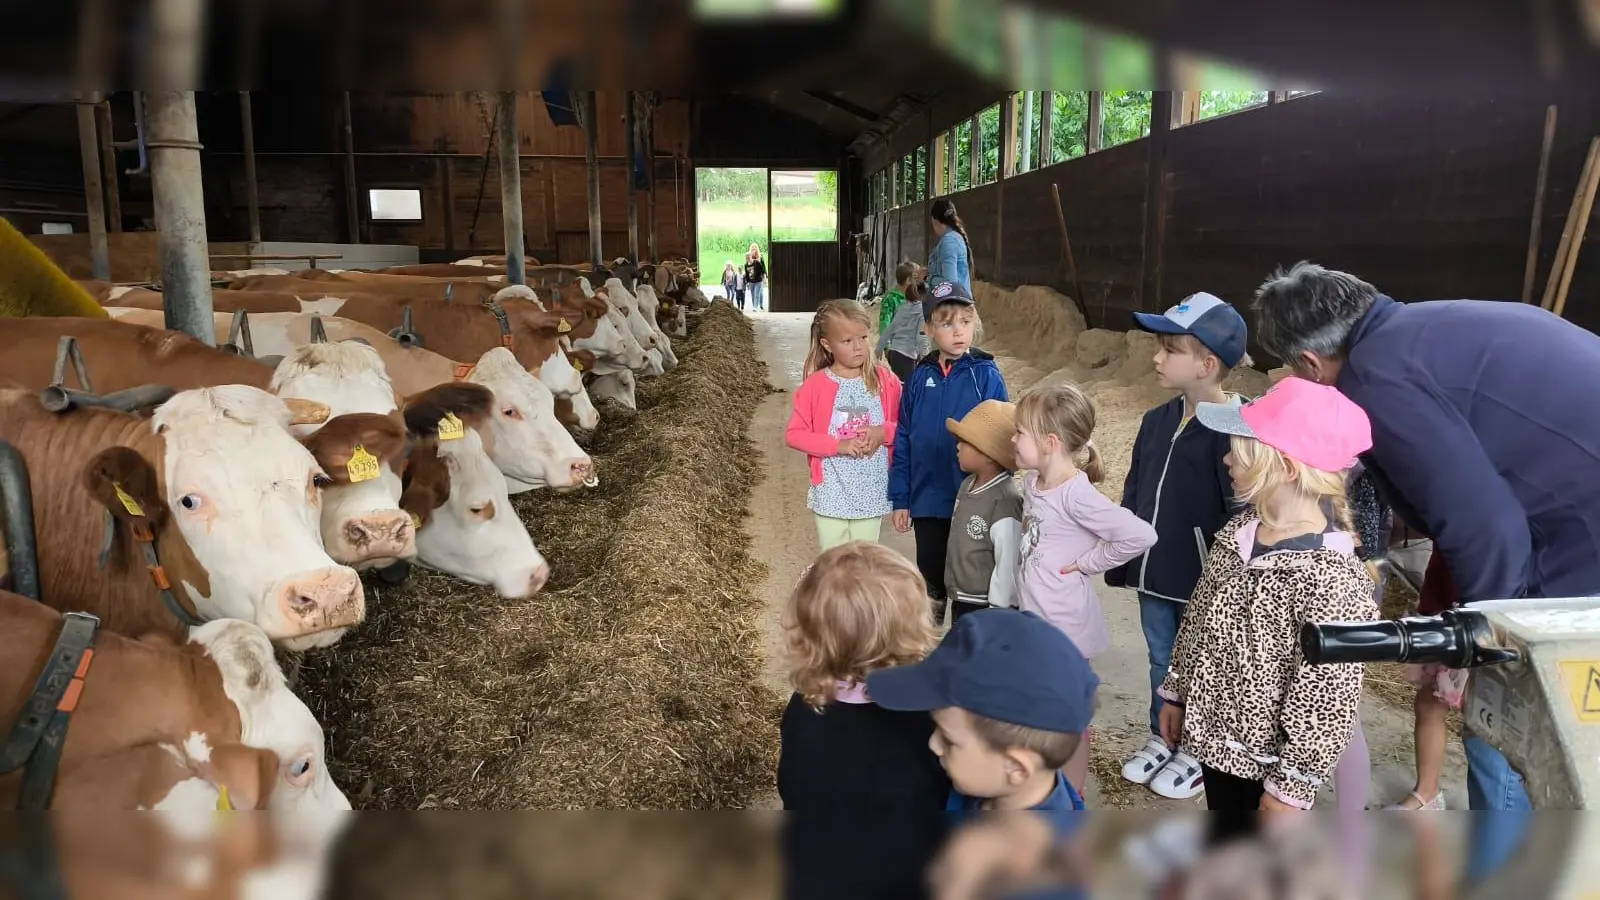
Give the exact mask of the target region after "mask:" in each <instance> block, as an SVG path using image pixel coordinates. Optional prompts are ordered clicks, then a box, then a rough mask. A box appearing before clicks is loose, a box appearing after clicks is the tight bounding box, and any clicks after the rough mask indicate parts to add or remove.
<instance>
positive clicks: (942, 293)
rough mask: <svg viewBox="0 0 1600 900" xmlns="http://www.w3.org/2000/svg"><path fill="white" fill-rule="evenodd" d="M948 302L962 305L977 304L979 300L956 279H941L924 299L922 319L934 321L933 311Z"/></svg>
mask: <svg viewBox="0 0 1600 900" xmlns="http://www.w3.org/2000/svg"><path fill="white" fill-rule="evenodd" d="M946 303H959V304H961V305H962V306H977V305H978V301H976V300H974V299H972V294H970V293H968V292H967V289H966V288H964V287H962V286H961V285H959V284H956V283H955V282H954V281H941V282H939V283H938V284H936V285H934V286H933V289H932V290H930V291H928V296H926V297H924V298H923V300H922V321H924V322H932V321H933V311H934V310H935V309H937V308H939V307H940V306H943V305H944V304H946Z"/></svg>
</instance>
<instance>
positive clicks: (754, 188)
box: [694, 169, 767, 203]
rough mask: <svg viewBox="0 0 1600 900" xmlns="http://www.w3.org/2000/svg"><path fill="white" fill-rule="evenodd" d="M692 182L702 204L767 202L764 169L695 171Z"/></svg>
mask: <svg viewBox="0 0 1600 900" xmlns="http://www.w3.org/2000/svg"><path fill="white" fill-rule="evenodd" d="M694 181H695V198H696V199H698V200H700V201H702V202H713V203H715V202H736V203H766V202H767V170H766V169H696V170H695V171H694Z"/></svg>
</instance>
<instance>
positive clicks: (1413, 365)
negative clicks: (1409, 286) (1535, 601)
mask: <svg viewBox="0 0 1600 900" xmlns="http://www.w3.org/2000/svg"><path fill="white" fill-rule="evenodd" d="M1348 347H1349V352H1348V354H1347V357H1348V358H1347V360H1346V361H1345V364H1344V365H1343V367H1342V368H1341V369H1340V372H1339V377H1338V382H1337V385H1338V388H1339V390H1340V391H1341V392H1343V393H1344V395H1345V396H1347V397H1349V398H1350V399H1351V400H1354V401H1355V402H1356V403H1357V404H1358V405H1360V406H1361V408H1362V409H1364V410H1366V412H1367V416H1368V417H1369V418H1370V419H1371V420H1372V439H1373V447H1372V451H1371V452H1370V453H1369V454H1367V455H1366V456H1365V457H1363V461H1364V462H1365V463H1366V465H1367V471H1368V472H1371V473H1372V474H1373V475H1374V476H1375V478H1376V480H1377V482H1378V484H1379V487H1380V490H1382V492H1383V493H1384V499H1386V500H1387V501H1388V502H1389V505H1390V506H1392V507H1393V508H1394V510H1395V512H1396V513H1397V514H1399V515H1400V516H1401V518H1402V519H1403V520H1405V521H1406V522H1407V524H1409V525H1411V526H1412V527H1414V528H1417V529H1419V530H1421V531H1423V532H1425V533H1427V534H1428V535H1429V536H1431V537H1432V538H1433V540H1434V546H1435V547H1436V548H1437V549H1438V550H1440V551H1442V552H1443V553H1444V555H1445V558H1446V560H1448V561H1449V564H1450V574H1451V575H1453V576H1454V577H1455V582H1456V584H1457V586H1458V587H1459V588H1460V590H1461V599H1462V600H1463V601H1465V602H1472V601H1476V600H1494V599H1500V598H1512V597H1524V596H1526V597H1572V596H1581V595H1585V594H1594V593H1597V592H1600V553H1597V552H1596V548H1597V547H1600V414H1597V413H1600V336H1596V335H1594V334H1591V333H1590V332H1588V331H1585V330H1583V329H1582V328H1579V327H1578V326H1576V325H1573V324H1572V323H1570V322H1567V321H1565V320H1563V319H1561V318H1559V317H1558V316H1555V315H1553V314H1551V313H1549V312H1546V311H1544V310H1542V309H1540V308H1539V307H1537V306H1529V305H1527V304H1523V303H1513V302H1506V303H1500V302H1486V301H1479V300H1444V301H1432V302H1427V303H1409V304H1400V303H1397V302H1395V301H1394V300H1392V299H1390V298H1388V297H1384V296H1380V297H1378V299H1377V301H1376V302H1375V303H1374V304H1373V306H1372V309H1371V310H1369V311H1368V312H1367V315H1366V316H1365V317H1364V318H1363V319H1362V320H1361V321H1360V322H1358V323H1357V324H1356V327H1355V328H1354V329H1353V330H1352V331H1351V332H1350V338H1349V343H1348Z"/></svg>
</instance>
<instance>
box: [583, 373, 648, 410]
mask: <svg viewBox="0 0 1600 900" xmlns="http://www.w3.org/2000/svg"><path fill="white" fill-rule="evenodd" d="M636 386H637V385H636V382H635V380H634V377H633V373H632V372H630V371H627V370H626V369H624V370H623V371H621V372H611V373H609V374H606V375H601V376H600V377H599V378H596V379H595V380H594V383H592V384H590V385H589V390H590V391H592V392H594V396H595V397H598V398H600V399H602V400H607V399H609V400H615V401H616V402H618V403H620V404H622V405H623V406H626V407H627V408H628V409H638V408H639V404H638V400H637V398H636V397H635V395H634V391H635V388H636Z"/></svg>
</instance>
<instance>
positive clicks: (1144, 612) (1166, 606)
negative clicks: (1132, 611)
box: [1139, 594, 1183, 735]
mask: <svg viewBox="0 0 1600 900" xmlns="http://www.w3.org/2000/svg"><path fill="white" fill-rule="evenodd" d="M1182 621H1183V604H1182V603H1179V602H1177V601H1176V600H1167V599H1164V598H1162V597H1152V596H1151V595H1149V594H1140V595H1139V627H1140V628H1142V629H1143V630H1144V646H1145V649H1146V651H1147V652H1148V654H1149V657H1150V733H1151V734H1154V735H1160V734H1161V704H1162V703H1163V702H1164V701H1163V700H1162V699H1161V695H1160V694H1157V693H1156V691H1158V690H1160V688H1161V682H1163V681H1166V680H1167V669H1168V668H1170V667H1171V666H1172V645H1173V644H1174V643H1176V642H1177V640H1178V623H1180V622H1182Z"/></svg>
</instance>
